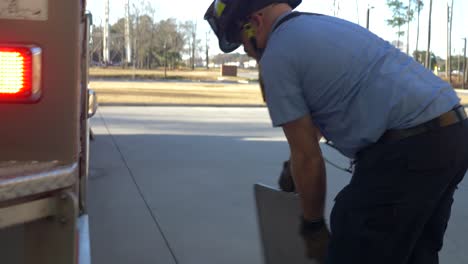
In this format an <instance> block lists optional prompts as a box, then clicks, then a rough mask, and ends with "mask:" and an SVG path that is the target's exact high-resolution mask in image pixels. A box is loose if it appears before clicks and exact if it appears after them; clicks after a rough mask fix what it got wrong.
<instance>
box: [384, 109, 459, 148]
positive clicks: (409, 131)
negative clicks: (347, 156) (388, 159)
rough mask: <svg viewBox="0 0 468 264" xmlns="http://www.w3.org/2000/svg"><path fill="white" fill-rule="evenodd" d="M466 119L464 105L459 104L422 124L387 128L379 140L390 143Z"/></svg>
mask: <svg viewBox="0 0 468 264" xmlns="http://www.w3.org/2000/svg"><path fill="white" fill-rule="evenodd" d="M465 119H467V117H466V112H465V108H464V107H463V106H457V107H456V108H454V109H453V110H451V111H449V112H447V113H445V114H442V115H441V116H439V117H436V118H434V119H432V120H430V121H428V122H425V123H422V124H420V125H417V126H414V127H411V128H406V129H395V130H387V132H385V133H384V134H383V136H382V137H381V138H380V139H379V140H378V142H383V143H388V142H394V141H399V140H402V139H404V138H408V137H412V136H416V135H419V134H423V133H426V132H429V131H431V130H435V129H437V128H441V127H446V126H450V125H454V124H456V123H458V122H461V121H463V120H465Z"/></svg>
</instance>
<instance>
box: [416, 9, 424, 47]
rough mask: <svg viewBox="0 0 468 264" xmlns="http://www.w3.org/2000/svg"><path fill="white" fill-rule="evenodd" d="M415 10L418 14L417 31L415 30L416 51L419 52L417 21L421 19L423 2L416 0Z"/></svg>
mask: <svg viewBox="0 0 468 264" xmlns="http://www.w3.org/2000/svg"><path fill="white" fill-rule="evenodd" d="M416 2H417V3H416V6H417V7H416V10H417V12H418V30H417V35H416V50H419V21H420V20H419V19H420V17H421V10H422V9H423V7H424V2H423V0H416Z"/></svg>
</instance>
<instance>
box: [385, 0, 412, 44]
mask: <svg viewBox="0 0 468 264" xmlns="http://www.w3.org/2000/svg"><path fill="white" fill-rule="evenodd" d="M387 5H388V7H390V9H392V12H393V17H392V18H391V19H387V24H388V25H390V26H392V27H394V28H398V31H397V32H396V34H397V36H398V40H397V42H396V43H398V44H400V43H401V42H400V38H401V37H402V36H404V35H405V32H404V31H402V30H401V27H402V26H403V25H404V24H406V21H407V12H405V11H406V10H407V8H406V7H405V6H404V5H403V2H401V1H399V0H387ZM398 48H400V47H399V46H398Z"/></svg>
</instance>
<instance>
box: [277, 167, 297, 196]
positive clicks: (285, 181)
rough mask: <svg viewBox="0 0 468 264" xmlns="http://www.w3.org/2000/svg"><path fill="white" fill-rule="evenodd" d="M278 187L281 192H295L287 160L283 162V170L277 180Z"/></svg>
mask: <svg viewBox="0 0 468 264" xmlns="http://www.w3.org/2000/svg"><path fill="white" fill-rule="evenodd" d="M278 185H279V187H280V189H281V190H282V191H285V192H295V191H296V186H294V180H293V177H292V174H291V168H290V166H289V160H287V161H285V162H283V170H282V171H281V175H280V177H279V179H278Z"/></svg>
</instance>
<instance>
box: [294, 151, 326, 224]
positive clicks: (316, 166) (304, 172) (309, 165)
mask: <svg viewBox="0 0 468 264" xmlns="http://www.w3.org/2000/svg"><path fill="white" fill-rule="evenodd" d="M291 172H292V175H293V178H294V182H295V184H296V190H297V192H298V193H299V195H300V198H301V202H302V208H303V214H304V218H305V219H307V220H315V219H319V218H323V216H324V210H325V197H326V190H327V184H326V173H325V164H324V161H323V159H322V158H321V157H301V156H294V155H292V156H291Z"/></svg>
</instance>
